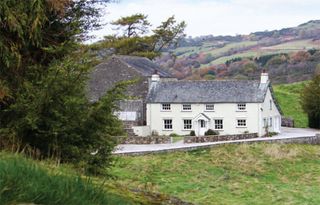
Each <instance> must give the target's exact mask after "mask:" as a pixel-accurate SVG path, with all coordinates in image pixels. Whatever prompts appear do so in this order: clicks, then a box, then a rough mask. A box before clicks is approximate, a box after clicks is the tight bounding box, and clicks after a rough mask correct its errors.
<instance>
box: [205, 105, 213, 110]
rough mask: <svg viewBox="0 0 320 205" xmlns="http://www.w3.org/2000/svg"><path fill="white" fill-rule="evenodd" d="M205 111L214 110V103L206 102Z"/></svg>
mask: <svg viewBox="0 0 320 205" xmlns="http://www.w3.org/2000/svg"><path fill="white" fill-rule="evenodd" d="M206 111H214V104H206Z"/></svg>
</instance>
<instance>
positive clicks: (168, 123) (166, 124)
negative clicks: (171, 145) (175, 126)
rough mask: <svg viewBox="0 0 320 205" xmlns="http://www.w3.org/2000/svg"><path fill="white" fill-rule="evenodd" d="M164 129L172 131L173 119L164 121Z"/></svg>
mask: <svg viewBox="0 0 320 205" xmlns="http://www.w3.org/2000/svg"><path fill="white" fill-rule="evenodd" d="M163 129H165V130H172V119H164V120H163Z"/></svg>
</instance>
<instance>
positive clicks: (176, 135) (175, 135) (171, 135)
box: [169, 133, 181, 137]
mask: <svg viewBox="0 0 320 205" xmlns="http://www.w3.org/2000/svg"><path fill="white" fill-rule="evenodd" d="M169 136H170V137H181V136H180V135H178V134H176V133H171V134H170V135H169Z"/></svg>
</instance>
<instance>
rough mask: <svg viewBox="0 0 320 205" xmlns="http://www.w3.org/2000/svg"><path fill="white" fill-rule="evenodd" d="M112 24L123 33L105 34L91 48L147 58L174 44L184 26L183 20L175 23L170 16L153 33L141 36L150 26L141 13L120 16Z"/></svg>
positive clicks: (182, 35)
mask: <svg viewBox="0 0 320 205" xmlns="http://www.w3.org/2000/svg"><path fill="white" fill-rule="evenodd" d="M112 24H113V25H117V26H118V27H117V28H116V29H117V30H123V35H121V36H117V35H109V36H106V37H105V39H104V41H102V42H99V43H97V44H95V45H93V46H91V48H92V49H97V50H99V49H105V48H108V49H110V50H113V53H115V54H121V55H135V56H144V57H147V58H149V59H153V58H155V57H156V56H159V55H160V54H161V51H162V50H163V49H164V48H168V47H172V46H176V45H177V43H178V42H179V41H180V40H181V38H183V37H184V36H185V35H184V29H185V27H186V23H185V22H184V21H182V22H180V23H177V22H176V20H175V18H174V16H172V17H170V18H168V19H167V20H166V21H164V22H162V23H161V25H160V26H158V27H157V28H156V29H154V30H153V34H151V35H144V36H143V35H142V34H145V33H147V31H148V30H149V27H150V26H151V25H150V23H149V22H148V21H147V16H146V15H143V14H134V15H132V16H128V17H121V18H120V19H118V20H116V21H114V22H113V23H112Z"/></svg>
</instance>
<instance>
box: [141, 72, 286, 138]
mask: <svg viewBox="0 0 320 205" xmlns="http://www.w3.org/2000/svg"><path fill="white" fill-rule="evenodd" d="M160 81H161V79H158V76H156V75H155V76H153V82H152V83H153V85H151V89H152V86H153V87H156V86H157V83H159V82H160ZM178 82H179V81H178ZM178 82H176V83H178ZM212 82H213V81H212ZM184 83H188V82H184ZM200 83H201V82H200ZM206 83H207V84H210V83H211V82H206ZM250 83H251V82H250ZM220 84H221V83H220ZM226 84H228V82H227V81H226ZM235 84H237V82H234V81H233V82H232V84H231V85H232V86H234V87H235V88H238V87H239V86H238V85H235ZM239 84H241V82H240V81H239ZM250 85H251V84H250ZM254 85H258V87H259V88H257V90H258V92H257V93H259V95H260V94H261V93H263V96H259V98H258V97H257V99H259V100H252V99H253V98H254V99H256V98H255V97H254V96H253V97H252V93H251V96H249V97H251V98H250V100H248V102H245V101H244V100H241V102H219V100H218V99H217V100H212V98H211V99H209V98H207V99H206V96H199V97H197V98H199V102H195V100H194V99H195V98H194V96H192V95H196V94H197V93H194V94H193V93H189V95H190V96H192V97H190V98H192V99H193V100H192V101H193V102H191V101H188V98H187V97H186V96H187V95H185V94H184V95H183V96H182V97H180V98H179V96H177V95H176V96H175V97H176V98H177V99H178V100H172V102H170V100H168V99H170V96H169V97H168V99H164V98H163V97H162V99H164V100H163V101H165V102H157V99H161V98H157V97H158V96H157V89H155V90H154V92H155V93H153V95H154V96H155V97H153V98H150V97H149V100H147V109H146V115H147V126H148V127H149V130H150V131H151V132H157V133H158V134H159V135H170V134H172V133H175V134H179V135H189V134H190V131H192V130H193V131H195V134H196V135H197V136H202V135H204V133H205V131H207V130H208V129H212V130H217V131H219V133H220V134H223V135H224V134H242V133H247V132H249V133H258V135H259V136H263V135H265V133H266V130H268V131H269V132H280V128H281V113H280V110H279V109H278V107H277V105H276V103H275V100H274V99H273V97H272V88H271V86H270V84H269V81H268V75H267V74H266V73H263V74H262V75H261V80H260V85H259V82H258V83H256V84H254ZM183 86H184V85H183ZM209 86H210V85H209ZM219 86H221V85H219ZM222 86H223V82H222ZM240 87H241V86H240ZM166 88H167V87H166ZM169 88H170V87H169ZM173 89H174V88H173ZM177 89H178V88H177ZM228 89H229V88H228V87H227V88H226V89H224V90H223V91H221V92H231V90H228ZM230 89H233V90H232V92H234V93H237V90H234V88H230ZM158 90H159V89H158ZM181 91H183V90H181ZM249 91H250V90H249ZM159 92H161V90H160V91H159ZM166 92H171V91H166ZM172 92H173V93H174V92H175V91H174V90H172ZM214 92H216V93H215V94H213V95H216V96H219V95H224V94H223V93H222V94H221V93H218V92H219V91H216V90H215V91H214ZM243 92H244V91H243V90H241V91H239V93H243ZM211 93H212V92H210V91H208V92H207V95H210V94H211ZM159 95H160V94H159ZM171 95H173V94H172V93H171ZM248 95H249V94H248ZM202 97H203V98H202ZM231 98H232V100H230V101H234V99H246V98H241V96H240V97H239V96H232V95H231ZM150 99H151V100H150ZM203 99H204V100H203ZM229 99H230V94H229ZM248 99H249V98H248ZM210 100H211V101H210ZM160 101H161V100H160ZM175 101H176V102H175ZM177 101H180V102H177ZM182 101H183V102H182ZM226 101H227V100H226Z"/></svg>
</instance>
